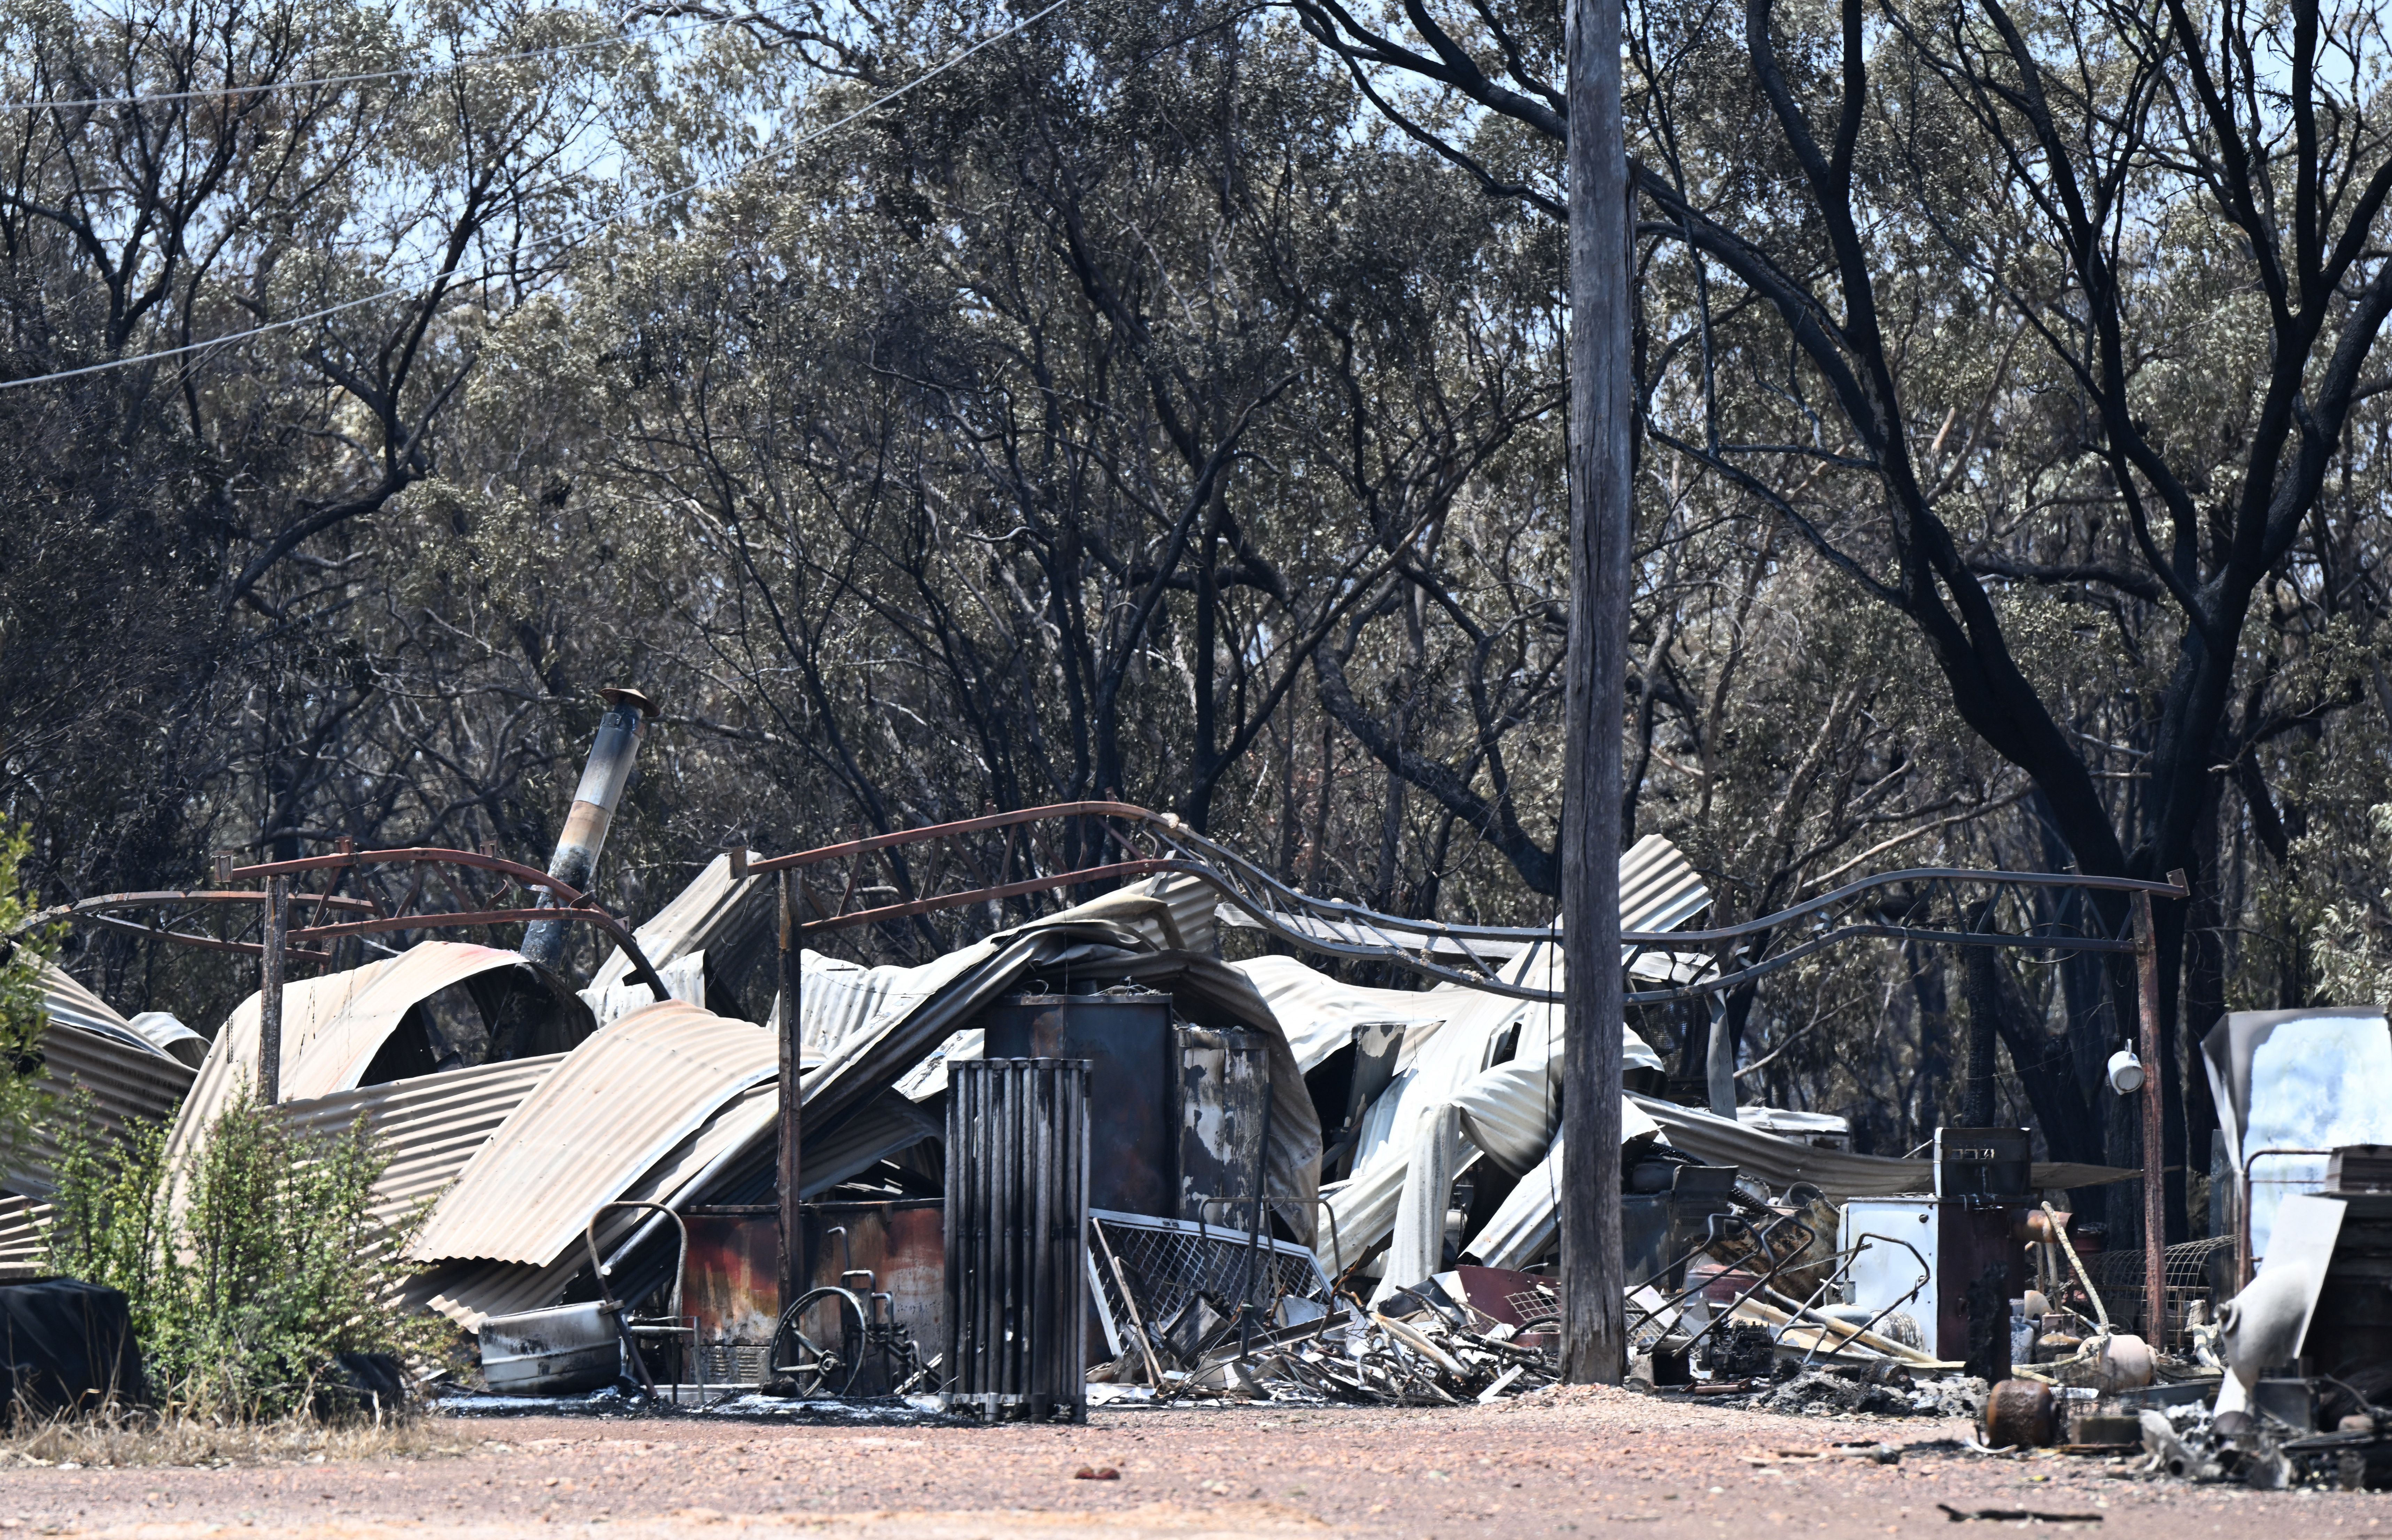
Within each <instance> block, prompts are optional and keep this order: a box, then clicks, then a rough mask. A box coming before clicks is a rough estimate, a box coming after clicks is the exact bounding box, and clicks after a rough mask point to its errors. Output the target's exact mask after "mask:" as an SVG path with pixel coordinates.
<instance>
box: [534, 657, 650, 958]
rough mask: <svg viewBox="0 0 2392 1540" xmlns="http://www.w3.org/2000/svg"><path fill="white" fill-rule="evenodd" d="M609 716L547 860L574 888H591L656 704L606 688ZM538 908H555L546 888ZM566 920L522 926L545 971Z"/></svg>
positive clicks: (601, 722) (558, 953)
mask: <svg viewBox="0 0 2392 1540" xmlns="http://www.w3.org/2000/svg"><path fill="white" fill-rule="evenodd" d="M599 694H601V695H602V696H604V698H605V701H606V714H605V715H604V717H602V718H599V719H598V733H597V736H596V737H595V738H593V739H591V744H590V758H589V760H588V762H587V763H585V764H584V765H583V766H582V767H581V782H580V784H579V785H578V786H576V787H575V788H574V791H573V806H572V808H571V809H568V810H567V811H566V813H565V827H564V829H563V830H562V831H560V832H559V833H558V835H557V836H556V853H555V854H554V855H552V856H551V857H550V858H549V861H548V874H549V875H550V876H552V877H554V878H555V879H556V880H557V881H559V882H562V883H565V884H568V885H570V886H574V887H578V888H583V889H587V888H588V887H589V886H590V875H591V873H592V872H594V871H596V870H597V867H598V852H599V851H600V850H601V849H603V848H604V847H605V844H606V830H607V828H608V827H609V826H610V825H611V824H613V822H615V805H616V804H617V803H618V802H620V801H621V800H622V799H623V788H624V787H625V786H627V785H629V784H630V780H631V770H632V767H633V766H634V765H636V764H637V763H638V762H639V757H640V738H641V735H642V734H643V733H644V732H645V731H647V725H648V718H650V717H653V716H655V715H656V704H655V703H654V702H652V701H650V700H649V699H648V698H647V697H646V696H645V695H643V694H641V693H640V692H638V691H636V690H602V691H600V692H599ZM539 907H540V908H542V909H554V908H555V907H556V895H555V894H553V893H551V892H548V891H546V890H545V889H543V890H542V891H541V893H540V896H539ZM523 953H524V955H525V956H526V957H527V958H529V959H530V960H531V961H532V962H534V963H537V964H539V965H540V966H541V967H544V968H553V967H555V966H556V965H557V964H558V962H559V961H560V960H561V959H562V958H563V957H564V955H565V922H563V921H562V920H534V921H533V922H532V923H531V924H529V925H526V926H525V927H524V940H523Z"/></svg>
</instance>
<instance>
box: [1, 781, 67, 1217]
mask: <svg viewBox="0 0 2392 1540" xmlns="http://www.w3.org/2000/svg"><path fill="white" fill-rule="evenodd" d="M29 848H31V847H30V846H29V845H28V844H27V842H26V839H25V835H24V832H23V831H22V830H20V829H17V828H14V827H11V826H10V825H8V824H6V823H0V1170H5V1169H6V1167H7V1161H8V1158H9V1157H11V1156H13V1155H14V1154H15V1153H16V1152H17V1147H18V1145H19V1144H20V1142H21V1141H22V1140H23V1139H24V1137H25V1133H26V1131H27V1130H28V1129H30V1128H31V1127H32V1121H33V1119H34V1118H36V1117H37V1116H39V1115H41V1114H42V1113H43V1112H44V1111H45V1109H46V1107H47V1104H48V1101H49V1096H48V1094H47V1093H45V1091H44V1090H43V1089H42V1084H41V1080H40V1076H41V1068H42V1051H41V1047H42V1029H43V1028H44V1027H45V1026H46V1025H47V1024H48V1021H49V1012H48V1009H47V1007H46V1005H45V992H44V990H43V988H42V964H43V961H44V960H45V958H46V957H48V955H49V952H50V946H51V943H52V942H53V941H55V939H56V934H55V932H53V931H51V930H48V929H37V928H35V927H33V926H32V925H31V924H30V923H29V922H30V921H31V920H32V917H33V915H34V913H35V912H36V906H35V904H34V903H33V900H32V898H31V897H30V896H28V895H27V894H26V893H25V892H24V891H23V890H22V888H21V887H20V881H21V879H20V876H19V869H20V867H21V866H22V864H23V862H24V859H25V852H26V851H27V850H28V849H29Z"/></svg>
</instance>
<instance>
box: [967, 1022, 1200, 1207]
mask: <svg viewBox="0 0 2392 1540" xmlns="http://www.w3.org/2000/svg"><path fill="white" fill-rule="evenodd" d="M981 1030H982V1031H983V1032H984V1033H985V1034H986V1036H987V1041H986V1046H985V1047H983V1048H982V1049H981V1053H982V1055H984V1056H985V1057H988V1058H992V1059H1085V1060H1087V1061H1088V1207H1089V1208H1091V1209H1114V1210H1120V1211H1121V1212H1123V1213H1131V1214H1146V1215H1149V1216H1150V1217H1153V1218H1156V1219H1176V1218H1178V1217H1179V1210H1180V1201H1179V1199H1180V1194H1179V1182H1178V1175H1179V1173H1178V1171H1177V1166H1178V1160H1179V1141H1180V1108H1179V1075H1178V1068H1179V1067H1178V1064H1177V1062H1176V1061H1177V1057H1178V1055H1177V1052H1176V1050H1177V1043H1176V1040H1175V1038H1174V1035H1173V1033H1172V1030H1171V997H1170V996H1169V995H1167V994H1163V993H1161V992H1160V991H1153V990H1136V991H1131V990H1111V991H1109V992H1107V993H1104V994H1017V995H1007V996H1005V997H1004V998H1002V999H1000V1000H999V1001H997V1003H995V1004H994V1005H991V1006H990V1007H989V1008H988V1009H987V1010H986V1011H985V1012H983V1013H981Z"/></svg>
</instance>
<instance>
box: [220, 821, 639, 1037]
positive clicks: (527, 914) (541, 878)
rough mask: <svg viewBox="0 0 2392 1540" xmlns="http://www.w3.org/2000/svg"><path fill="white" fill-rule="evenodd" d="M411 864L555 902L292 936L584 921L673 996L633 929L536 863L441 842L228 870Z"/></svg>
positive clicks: (407, 917) (402, 916) (287, 871)
mask: <svg viewBox="0 0 2392 1540" xmlns="http://www.w3.org/2000/svg"><path fill="white" fill-rule="evenodd" d="M366 865H374V866H398V865H413V866H416V867H418V868H428V867H431V866H464V867H474V868H479V869H480V870H483V871H487V872H496V873H498V874H500V875H501V876H503V877H505V878H507V879H508V880H509V881H510V882H511V883H513V884H514V885H515V886H522V887H539V888H544V889H546V890H548V891H549V892H551V893H552V894H554V895H555V897H556V899H557V903H556V906H555V907H553V908H548V909H529V908H526V909H490V910H482V911H479V912H474V913H467V914H453V913H452V914H409V913H403V912H402V913H397V914H391V915H386V916H383V917H382V918H379V919H374V920H364V921H352V922H349V923H346V924H343V925H315V926H310V927H308V928H306V929H304V930H301V931H297V932H294V933H293V934H295V935H297V936H300V937H303V938H307V939H311V940H312V939H317V938H333V937H340V936H358V935H365V934H368V933H370V932H377V931H394V930H400V931H404V930H450V929H457V928H460V927H462V926H467V925H522V924H526V923H530V922H534V921H558V920H567V919H578V920H586V921H588V922H589V923H590V924H591V925H596V926H598V927H599V928H600V929H601V930H604V931H605V932H606V934H607V935H608V936H610V937H612V938H614V940H615V943H616V945H617V946H619V947H621V948H622V949H623V955H624V956H625V957H626V958H628V959H629V960H630V964H631V975H632V977H635V978H637V979H638V980H639V981H640V982H641V983H643V984H644V985H646V986H647V987H648V992H649V993H650V994H652V995H654V996H655V997H656V999H658V1000H669V999H670V998H672V993H671V991H670V990H667V989H666V988H665V981H664V980H663V979H662V978H661V977H657V975H656V968H655V966H654V964H650V963H649V961H648V959H647V954H646V953H644V952H643V951H641V950H640V944H639V942H638V941H637V940H635V939H633V938H632V936H631V931H630V926H628V925H624V924H623V923H622V922H621V921H620V920H617V918H615V916H614V915H612V914H609V913H607V912H605V911H604V910H603V909H601V908H599V907H598V905H597V903H596V902H595V901H593V900H592V899H591V898H590V897H589V895H587V894H585V893H580V892H577V891H576V890H575V889H574V888H573V887H572V886H571V885H569V884H566V883H564V882H560V881H559V880H557V879H556V878H554V877H552V876H550V875H549V874H547V873H545V872H542V871H540V870H539V868H537V867H532V866H526V865H524V864H523V863H522V862H521V861H507V860H504V859H502V858H500V857H498V856H493V855H487V854H484V853H482V852H479V851H474V850H451V849H447V848H441V847H437V846H409V847H407V848H404V849H396V850H346V851H343V852H341V853H339V854H337V855H330V856H303V857H301V858H299V859H298V860H296V861H271V862H267V863H265V864H262V865H257V866H244V867H237V868H235V869H234V870H233V872H232V873H231V875H233V876H236V877H267V878H269V879H270V878H273V877H278V876H280V877H288V876H293V875H295V874H299V873H301V872H316V871H323V870H326V869H329V868H332V867H354V866H366ZM422 877H423V872H422V870H419V871H418V873H417V874H416V881H415V883H414V886H412V887H411V888H410V889H409V898H408V901H409V904H412V903H413V901H414V899H415V898H416V897H417V896H419V895H420V894H421V892H422V886H423V883H422Z"/></svg>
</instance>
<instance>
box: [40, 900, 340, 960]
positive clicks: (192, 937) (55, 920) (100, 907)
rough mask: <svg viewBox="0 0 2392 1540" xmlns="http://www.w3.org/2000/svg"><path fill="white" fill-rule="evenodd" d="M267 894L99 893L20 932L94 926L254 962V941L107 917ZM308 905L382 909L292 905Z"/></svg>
mask: <svg viewBox="0 0 2392 1540" xmlns="http://www.w3.org/2000/svg"><path fill="white" fill-rule="evenodd" d="M265 901H266V894H265V891H264V890H263V889H259V888H247V887H241V888H160V889H153V890H151V891H149V892H141V893H103V894H101V895H99V896H98V897H97V898H91V899H77V900H76V901H74V902H73V903H69V904H58V905H57V906H55V907H53V908H50V909H45V910H44V911H42V912H40V913H38V914H35V915H33V916H32V918H31V919H29V920H27V921H26V922H25V924H24V925H22V926H20V934H21V932H22V931H24V930H34V929H39V928H40V927H41V926H43V925H57V924H61V923H64V924H72V925H100V926H103V927H105V928H107V929H110V930H123V931H128V932H130V933H132V934H133V935H136V936H147V937H150V938H153V939H156V940H161V941H172V942H174V943H175V944H176V945H177V946H185V947H196V948H199V949H201V950H202V951H231V952H239V953H241V954H242V955H244V956H249V957H255V956H258V955H260V954H261V953H263V952H264V951H265V950H266V947H265V945H264V943H262V942H258V941H237V940H234V939H232V938H230V937H226V936H202V935H199V934H197V933H195V932H192V931H188V930H176V929H175V928H174V927H173V925H172V923H171V922H170V923H168V924H166V925H159V924H157V923H155V922H152V923H151V924H149V925H143V924H141V923H140V922H138V921H136V920H125V919H120V918H118V917H117V915H116V914H115V913H113V912H112V911H115V910H123V909H171V908H175V907H177V906H181V905H201V904H223V905H229V904H245V903H246V904H262V903H264V902H265ZM293 902H294V903H296V902H307V903H312V904H314V905H315V906H316V908H317V911H318V912H322V911H324V910H326V909H336V910H350V911H359V912H365V913H369V914H378V913H380V912H382V906H381V905H380V904H378V903H376V902H375V901H374V900H373V899H353V898H348V897H345V896H344V895H341V894H335V893H303V894H298V895H295V896H294V898H293ZM286 951H287V952H288V954H289V955H291V956H294V957H305V958H306V959H308V960H309V961H311V962H330V961H331V956H332V954H331V952H329V951H321V950H319V949H317V948H313V947H291V948H287V949H286Z"/></svg>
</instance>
